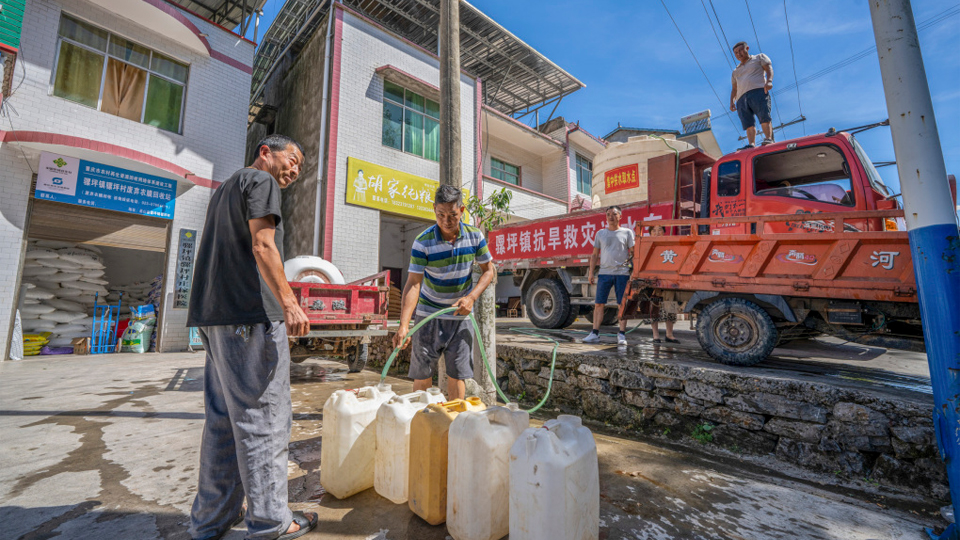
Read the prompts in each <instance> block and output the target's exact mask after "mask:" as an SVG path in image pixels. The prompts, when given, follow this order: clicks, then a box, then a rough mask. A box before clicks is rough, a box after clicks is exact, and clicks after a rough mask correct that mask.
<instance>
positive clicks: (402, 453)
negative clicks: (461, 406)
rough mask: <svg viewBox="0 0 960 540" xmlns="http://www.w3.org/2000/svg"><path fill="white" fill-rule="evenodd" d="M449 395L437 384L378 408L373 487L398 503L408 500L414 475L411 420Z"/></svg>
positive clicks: (395, 397) (394, 398) (391, 399)
mask: <svg viewBox="0 0 960 540" xmlns="http://www.w3.org/2000/svg"><path fill="white" fill-rule="evenodd" d="M444 401H445V398H444V397H443V394H442V393H440V389H439V388H437V387H433V388H428V389H427V390H419V391H417V392H412V393H410V394H404V395H402V396H393V397H392V398H390V400H389V401H387V402H386V403H384V404H383V405H381V406H380V409H379V410H378V411H377V453H376V454H377V455H376V460H375V463H376V465H375V466H374V474H373V488H374V489H376V490H377V493H379V494H380V496H382V497H385V498H387V499H390V500H391V501H392V502H394V503H396V504H403V503H405V502H407V488H408V486H407V483H408V482H409V475H410V421H411V420H413V415H415V414H417V411H419V410H420V409H423V408H424V407H426V406H427V405H429V404H431V403H443V402H444Z"/></svg>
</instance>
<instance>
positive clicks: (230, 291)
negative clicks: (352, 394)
mask: <svg viewBox="0 0 960 540" xmlns="http://www.w3.org/2000/svg"><path fill="white" fill-rule="evenodd" d="M302 164H303V150H302V149H301V148H300V145H299V144H298V143H297V142H296V141H294V140H293V139H291V138H289V137H286V136H283V135H271V136H269V137H267V138H266V139H264V140H263V141H261V142H260V144H259V145H258V146H257V155H256V160H255V161H254V162H253V164H252V165H250V166H249V167H246V168H243V169H241V170H239V171H237V172H236V173H234V175H233V176H231V177H230V178H229V179H228V180H226V181H225V182H224V183H223V184H221V185H220V187H218V188H217V190H216V192H214V194H213V196H212V197H211V198H210V205H209V207H208V208H207V217H206V221H205V222H204V226H203V233H202V237H201V241H200V248H199V249H198V250H197V259H196V266H195V270H194V277H193V289H192V290H191V291H190V311H189V314H188V315H187V326H196V327H199V329H200V337H201V339H202V340H203V346H204V349H205V350H206V351H207V361H206V364H205V367H204V389H203V396H204V406H205V420H204V425H203V439H202V442H201V446H200V479H199V483H198V488H197V497H196V499H194V501H193V509H192V510H191V513H190V535H191V536H192V537H193V538H202V539H211V538H220V537H221V536H223V535H224V534H225V533H226V532H227V531H228V530H229V529H230V528H231V527H233V525H236V524H238V523H239V522H240V521H241V520H242V519H243V518H244V517H245V519H246V523H247V538H257V539H260V538H263V539H271V540H272V539H276V538H279V539H283V540H289V539H292V538H296V537H298V536H301V535H303V534H306V532H307V531H309V530H310V529H312V528H313V527H315V526H316V524H317V514H314V513H310V514H304V513H302V512H291V511H290V509H289V508H288V507H287V502H288V501H287V445H288V443H289V441H290V427H291V424H292V407H291V403H290V349H289V344H288V342H287V336H288V335H289V336H301V335H304V334H306V333H307V332H308V331H309V328H310V321H309V320H308V319H307V316H306V314H304V312H303V310H302V309H300V305H299V303H298V301H297V297H296V296H295V295H294V293H293V291H292V290H291V289H290V285H289V284H288V283H287V280H286V277H285V276H284V273H283V251H282V250H283V223H282V220H281V217H280V190H281V189H283V188H286V187H287V186H289V185H290V184H292V183H293V182H295V181H296V180H297V176H298V175H299V173H300V167H301V166H302ZM244 496H246V499H247V503H248V505H249V506H248V507H246V508H245V507H244V505H243V501H244Z"/></svg>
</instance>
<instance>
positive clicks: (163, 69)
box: [150, 53, 189, 83]
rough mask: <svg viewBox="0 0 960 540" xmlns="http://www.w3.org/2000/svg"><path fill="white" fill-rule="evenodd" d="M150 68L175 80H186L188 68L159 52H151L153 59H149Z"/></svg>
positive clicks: (183, 81)
mask: <svg viewBox="0 0 960 540" xmlns="http://www.w3.org/2000/svg"><path fill="white" fill-rule="evenodd" d="M150 69H152V70H153V71H156V72H157V73H159V74H161V75H163V76H165V77H169V78H171V79H173V80H175V81H177V82H182V83H185V82H187V72H188V71H189V68H188V67H187V66H186V65H184V64H181V63H180V62H177V61H176V60H174V59H172V58H169V57H167V56H164V55H162V54H160V53H153V59H152V60H151V61H150Z"/></svg>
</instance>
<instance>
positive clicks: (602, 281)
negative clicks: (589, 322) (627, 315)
mask: <svg viewBox="0 0 960 540" xmlns="http://www.w3.org/2000/svg"><path fill="white" fill-rule="evenodd" d="M629 280H630V276H611V275H608V274H600V275H599V276H598V277H597V300H596V301H595V302H594V303H596V304H606V303H607V297H609V296H610V287H614V291H615V292H616V294H617V303H618V304H619V303H621V302H623V293H624V291H626V290H627V281H629Z"/></svg>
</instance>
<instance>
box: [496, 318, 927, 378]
mask: <svg viewBox="0 0 960 540" xmlns="http://www.w3.org/2000/svg"><path fill="white" fill-rule="evenodd" d="M635 326H636V323H635V322H631V323H630V324H629V325H628V326H627V329H628V331H629V330H631V329H634V327H635ZM512 329H520V330H522V331H526V332H535V333H541V334H543V335H547V336H550V337H553V338H555V339H556V340H557V341H559V342H560V343H561V346H560V350H561V351H565V352H586V351H598V352H608V353H613V352H616V351H618V347H617V344H616V342H617V340H616V334H615V333H616V331H617V329H616V327H603V328H601V332H602V333H603V335H601V343H600V344H599V345H591V344H585V343H580V341H581V340H582V339H583V337H584V336H586V335H587V333H588V332H589V331H590V329H591V326H590V324H589V323H585V322H582V320H581V319H578V322H577V323H575V324H573V325H571V326H570V327H568V328H566V329H564V330H560V331H556V330H547V331H544V330H542V329H539V328H536V327H535V326H533V325H532V324H531V323H530V322H529V321H528V320H526V319H498V320H497V340H498V342H499V343H505V344H513V345H522V346H524V347H532V348H539V349H544V350H550V348H552V347H553V344H552V343H549V342H547V341H545V340H542V339H537V338H534V337H531V336H529V335H528V334H523V333H519V332H515V331H511V330H512ZM674 332H675V335H676V337H677V339H679V340H680V343H679V344H671V343H661V344H656V343H651V339H652V337H653V334H652V332H651V330H650V326H649V325H647V324H643V325H640V326H639V327H636V329H634V330H633V331H632V332H629V333H628V335H627V340H628V343H629V345H628V347H627V348H626V349H623V348H622V347H621V348H620V349H619V351H620V353H621V354H623V352H624V351H626V353H627V354H630V355H634V356H636V357H638V358H642V359H645V360H663V361H670V360H674V359H679V360H684V361H687V362H690V361H692V362H702V363H704V364H709V365H713V366H718V365H719V364H718V363H717V362H715V361H714V360H713V359H712V358H710V356H709V355H707V354H706V353H705V352H703V350H702V349H701V348H700V344H699V343H698V342H697V336H696V332H695V331H693V330H691V329H690V326H689V323H688V322H686V321H681V322H678V323H677V324H676V327H675V328H674ZM663 336H664V329H663V327H662V325H661V328H660V337H661V338H663ZM755 367H756V368H759V369H765V370H773V371H780V372H782V373H783V374H784V375H787V376H790V377H798V378H804V377H823V378H825V379H827V380H828V381H829V380H830V379H833V380H834V381H835V382H836V383H837V384H844V383H853V382H855V383H857V384H859V385H867V386H874V387H876V388H878V389H885V390H904V391H910V392H919V393H922V394H930V395H932V394H933V388H932V387H931V386H930V369H929V365H928V364H927V356H926V354H924V353H918V352H910V351H899V350H893V349H883V348H879V347H872V346H867V345H860V344H857V343H851V342H846V341H843V340H840V339H837V338H833V337H827V336H823V337H817V338H813V339H798V340H795V341H791V342H789V343H787V344H786V345H784V346H782V347H778V348H776V349H774V351H773V353H772V354H771V356H770V358H768V359H766V360H764V361H763V362H760V363H759V364H757V365H756V366H755ZM731 369H737V368H731Z"/></svg>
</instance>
